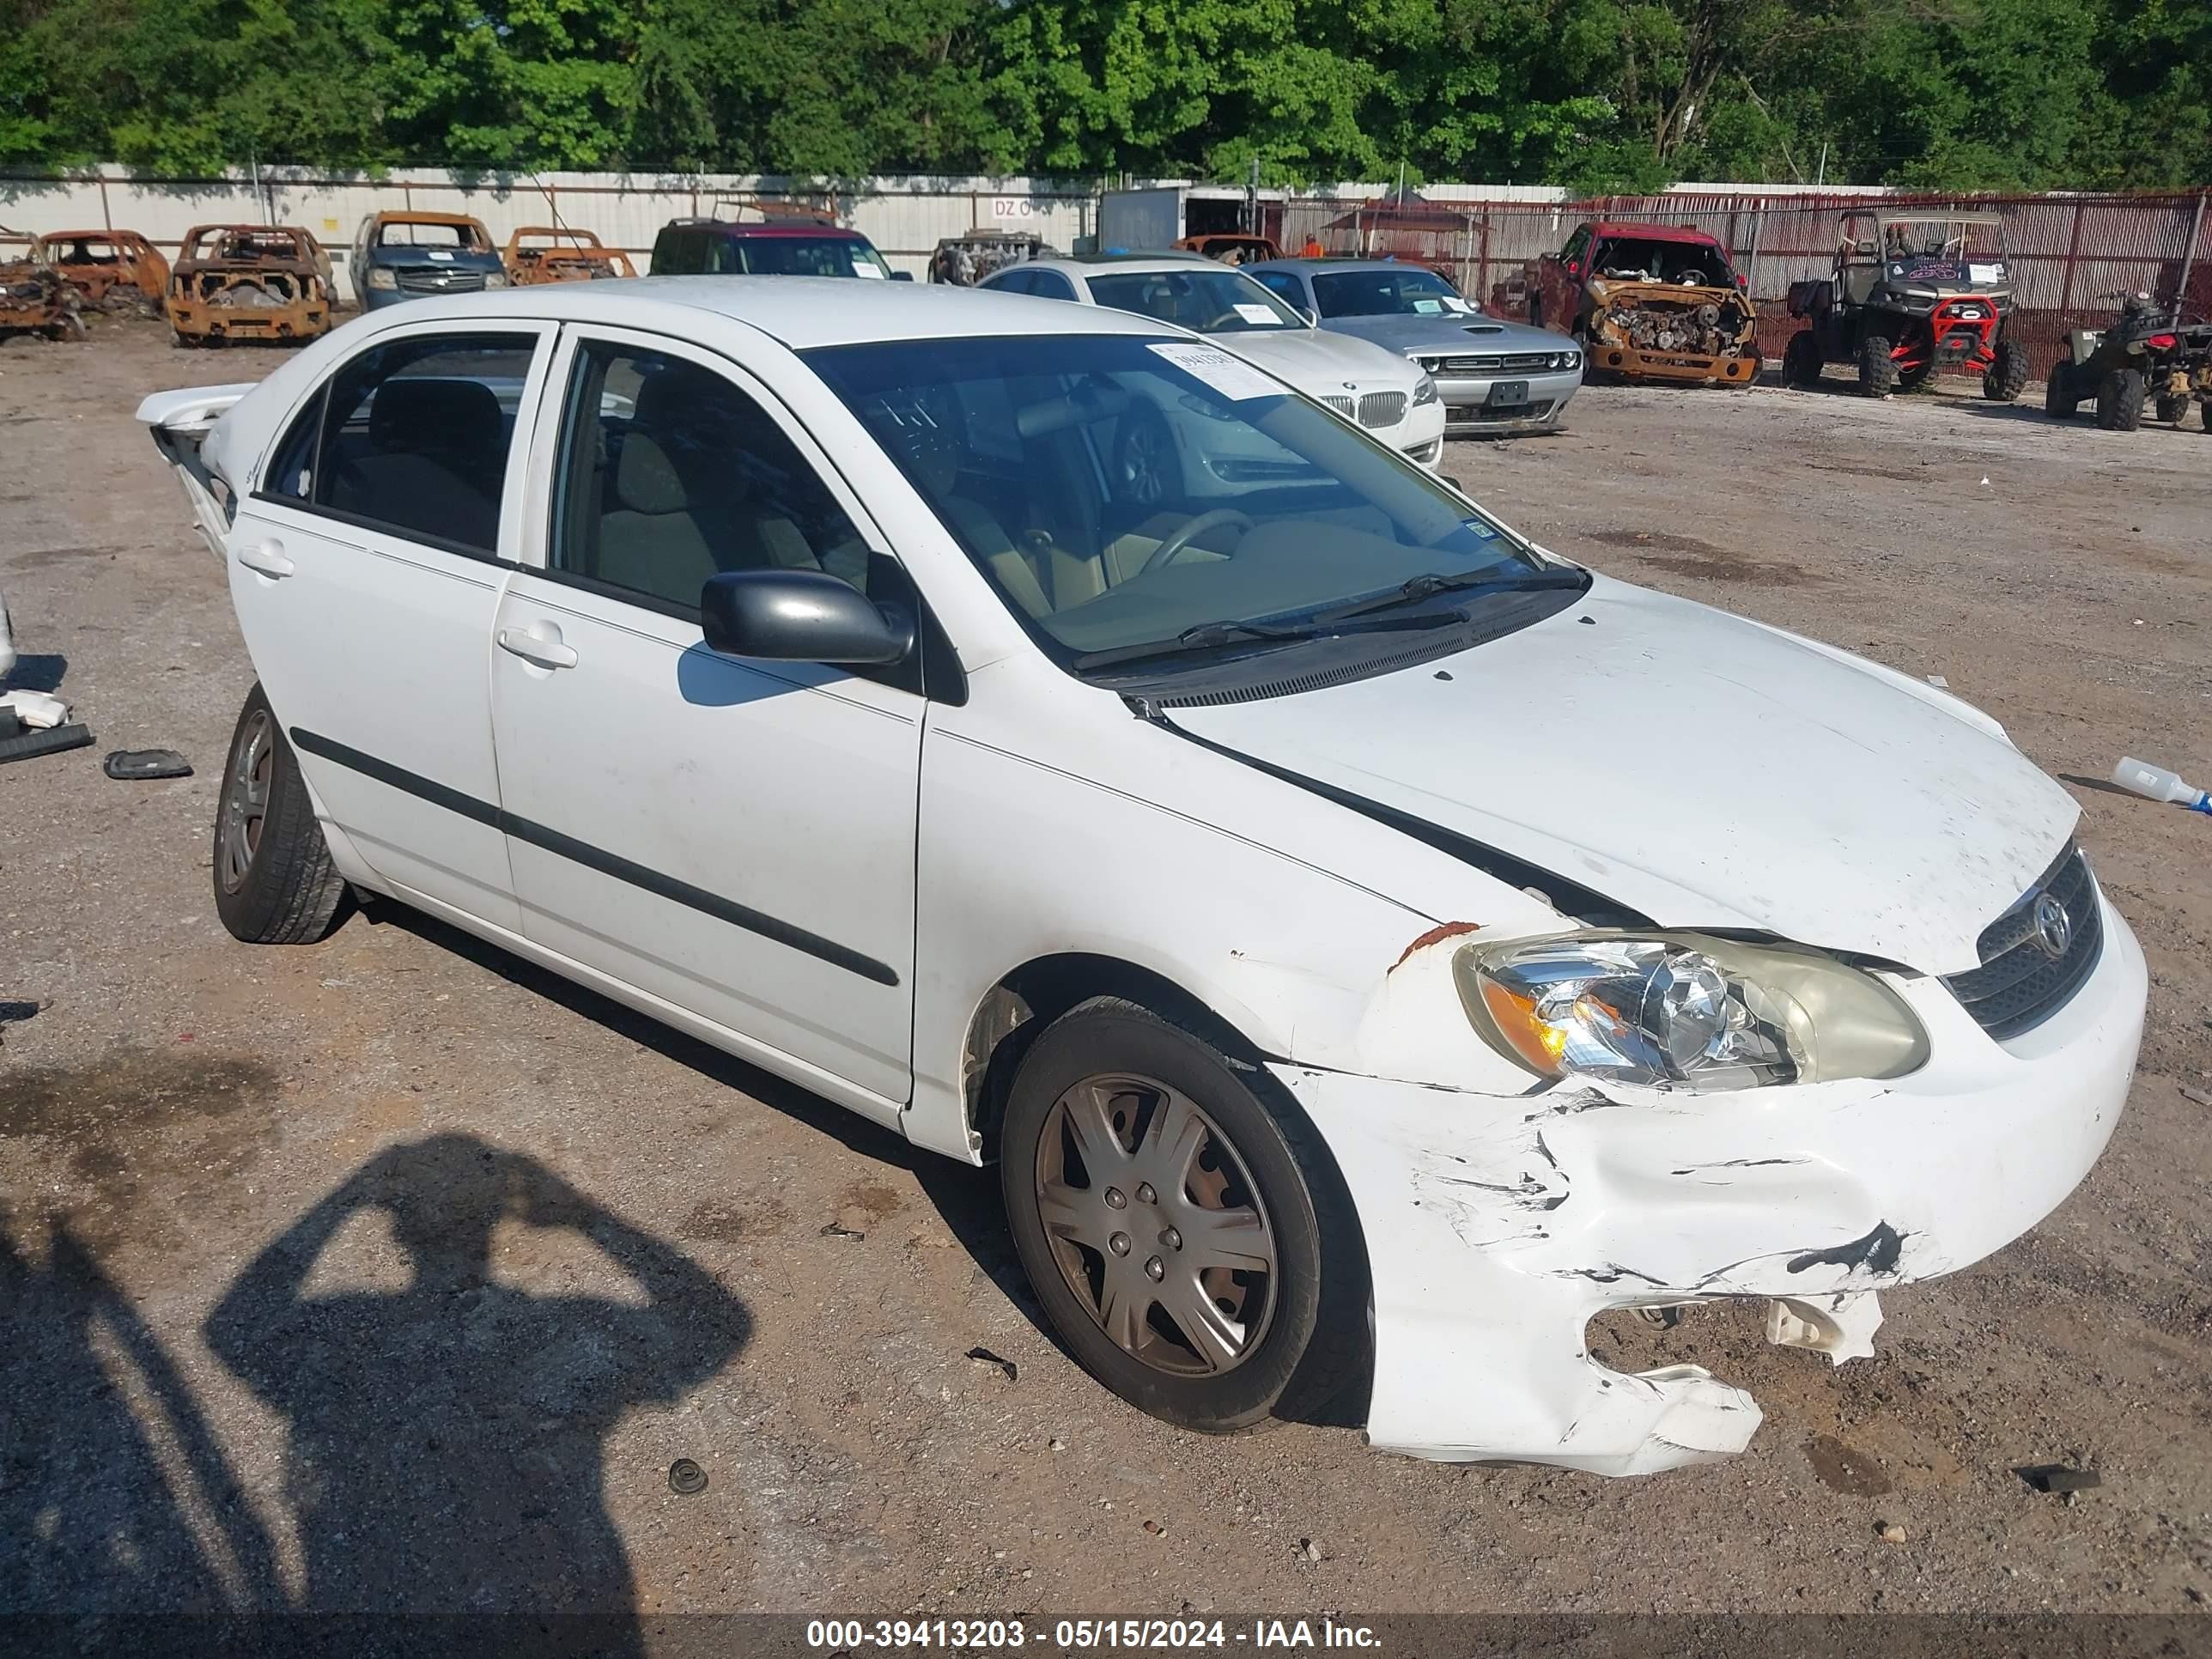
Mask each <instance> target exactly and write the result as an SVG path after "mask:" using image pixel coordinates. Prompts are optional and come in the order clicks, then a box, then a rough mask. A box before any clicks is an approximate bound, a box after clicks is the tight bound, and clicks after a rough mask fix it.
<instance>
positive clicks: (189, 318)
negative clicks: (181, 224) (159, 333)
mask: <svg viewBox="0 0 2212 1659" xmlns="http://www.w3.org/2000/svg"><path fill="white" fill-rule="evenodd" d="M330 326H331V260H330V255H328V254H327V253H325V252H323V248H322V244H320V243H319V242H318V241H316V240H315V239H314V237H313V235H312V234H309V233H308V232H307V231H305V230H302V229H301V228H298V227H297V226H294V225H284V226H269V225H196V226H194V227H193V228H191V230H190V231H189V232H187V233H186V234H185V241H184V246H182V247H181V248H180V249H179V251H178V253H177V263H176V264H175V265H174V266H173V268H172V269H171V270H170V273H169V327H170V330H171V331H172V332H173V335H174V336H175V338H176V342H177V343H178V344H179V345H203V344H208V345H221V344H225V343H228V342H230V341H233V340H275V341H285V342H295V341H307V340H313V339H318V338H319V337H322V336H323V335H325V334H326V333H328V332H329V331H330Z"/></svg>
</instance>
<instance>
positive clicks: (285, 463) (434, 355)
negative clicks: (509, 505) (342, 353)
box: [270, 333, 537, 555]
mask: <svg viewBox="0 0 2212 1659" xmlns="http://www.w3.org/2000/svg"><path fill="white" fill-rule="evenodd" d="M536 349H537V338H536V337H535V336H534V335H526V334H496V333H495V334H441V335H426V336H417V337H414V338H411V339H405V340H395V341H393V342H392V343H391V344H389V345H382V346H378V347H376V348H375V349H373V350H370V351H365V352H363V353H362V355H361V356H358V357H356V358H355V359H354V360H353V361H352V362H349V363H348V364H347V365H346V366H345V367H344V368H343V369H341V370H339V371H338V373H337V375H336V376H335V377H334V378H333V379H332V380H331V383H330V386H329V389H328V391H327V392H325V398H326V399H327V401H326V403H325V407H324V410H323V416H322V421H321V432H320V437H319V441H317V443H316V445H315V448H314V451H313V453H314V462H313V465H312V466H311V467H308V468H307V469H306V470H305V476H304V477H303V476H302V470H301V466H300V465H299V463H298V455H297V453H295V443H296V442H297V441H298V439H299V437H300V435H301V431H302V430H303V428H304V427H305V425H306V417H305V416H302V417H301V421H300V422H296V423H295V426H294V428H293V430H292V432H291V433H290V434H288V435H287V437H286V440H285V442H284V444H283V446H281V447H280V448H279V451H278V454H277V457H276V463H275V470H274V471H272V475H271V477H270V493H271V494H273V495H289V496H291V497H292V498H293V499H299V500H305V501H309V502H311V503H312V504H313V506H316V507H327V508H329V509H330V510H331V511H332V512H333V513H340V514H343V516H345V517H347V518H349V519H353V520H358V521H361V522H363V523H367V524H371V525H375V526H380V527H383V528H386V529H390V530H393V531H397V532H399V533H400V534H402V535H404V536H408V537H410V538H416V539H419V540H422V541H426V542H430V543H433V544H439V545H442V546H447V547H451V548H453V549H455V550H459V551H462V552H468V553H478V554H486V555H489V554H490V553H491V552H492V551H493V550H495V548H496V547H497V546H498V544H499V501H500V494H501V490H502V489H504V488H505V486H506V483H507V451H508V449H509V447H511V444H512V442H513V435H514V417H515V410H517V408H518V407H520V404H521V401H522V388H523V385H524V382H525V381H526V380H528V379H529V376H530V360H531V356H532V353H533V352H535V351H536ZM299 453H304V451H303V450H302V451H301V452H299Z"/></svg>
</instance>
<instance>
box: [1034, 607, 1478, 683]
mask: <svg viewBox="0 0 2212 1659" xmlns="http://www.w3.org/2000/svg"><path fill="white" fill-rule="evenodd" d="M1460 620H1461V617H1460V615H1459V613H1458V612H1457V611H1452V612H1449V613H1448V614H1446V615H1443V616H1440V617H1413V618H1411V619H1409V620H1407V621H1406V622H1394V623H1376V625H1375V626H1374V627H1372V628H1361V629H1344V628H1339V627H1337V626H1335V625H1334V619H1332V618H1330V617H1309V618H1306V619H1305V620H1303V621H1300V622H1294V623H1263V622H1228V621H1225V622H1203V623H1194V624H1193V625H1192V626H1190V627H1188V628H1186V629H1183V630H1182V633H1180V634H1178V635H1176V636H1175V637H1174V638H1173V639H1171V640H1144V641H1139V642H1138V643H1137V644H1135V645H1116V646H1113V647H1109V648H1108V649H1106V650H1103V651H1086V652H1085V653H1083V654H1082V655H1081V656H1079V657H1077V658H1076V659H1075V660H1074V662H1073V667H1074V669H1075V670H1076V671H1077V672H1078V673H1082V672H1084V671H1086V670H1089V669H1093V668H1108V667H1111V666H1112V665H1115V664H1116V663H1125V662H1140V661H1146V660H1148V659H1152V658H1154V657H1184V656H1203V655H1206V654H1207V653H1211V652H1215V651H1223V650H1227V649H1230V648H1231V647H1237V646H1243V645H1250V644H1252V643H1254V642H1255V641H1258V642H1261V643H1263V644H1268V645H1274V644H1279V643H1281V642H1282V641H1286V640H1319V639H1328V638H1332V637H1334V636H1336V635H1343V634H1346V633H1357V634H1367V633H1382V632H1384V631H1386V630H1387V631H1393V632H1395V631H1397V630H1399V629H1407V630H1412V629H1422V628H1438V627H1442V626H1443V625H1445V624H1446V623H1455V622H1458V621H1460Z"/></svg>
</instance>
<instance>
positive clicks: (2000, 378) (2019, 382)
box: [1982, 334, 2027, 404]
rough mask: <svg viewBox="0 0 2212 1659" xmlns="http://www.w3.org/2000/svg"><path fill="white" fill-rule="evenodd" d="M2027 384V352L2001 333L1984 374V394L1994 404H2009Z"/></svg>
mask: <svg viewBox="0 0 2212 1659" xmlns="http://www.w3.org/2000/svg"><path fill="white" fill-rule="evenodd" d="M2026 385H2027V353H2026V352H2025V351H2023V350H2021V349H2020V348H2019V347H2018V346H2016V345H2015V344H2014V343H2012V342H2011V341H2010V340H2008V339H2006V338H2005V337H2004V336H2003V335H2002V334H2000V335H1999V336H1997V343H1996V347H1995V349H1993V350H1992V351H1991V352H1990V366H1989V368H1988V369H1987V371H1985V372H1984V374H1983V375H1982V396H1984V398H1988V399H1989V400H1990V402H1991V403H1993V404H2008V403H2010V402H2011V401H2012V400H2013V399H2014V398H2017V397H2019V396H2020V393H2021V387H2023V386H2026Z"/></svg>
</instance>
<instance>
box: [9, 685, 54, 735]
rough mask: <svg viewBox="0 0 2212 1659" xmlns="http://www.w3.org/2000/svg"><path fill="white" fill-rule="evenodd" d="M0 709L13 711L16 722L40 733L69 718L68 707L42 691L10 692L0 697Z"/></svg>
mask: <svg viewBox="0 0 2212 1659" xmlns="http://www.w3.org/2000/svg"><path fill="white" fill-rule="evenodd" d="M0 708H12V709H14V710H15V718H16V719H17V720H21V721H22V722H23V724H24V725H26V726H30V727H32V728H33V729H34V730H37V731H41V732H43V731H46V730H47V729H48V728H49V727H52V726H59V725H60V724H61V723H62V722H63V721H64V720H67V719H68V718H69V705H68V704H67V703H65V702H63V701H62V700H61V699H60V698H59V697H50V696H47V695H46V693H45V692H43V691H10V692H9V693H8V694H7V695H6V696H0Z"/></svg>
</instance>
